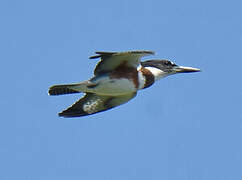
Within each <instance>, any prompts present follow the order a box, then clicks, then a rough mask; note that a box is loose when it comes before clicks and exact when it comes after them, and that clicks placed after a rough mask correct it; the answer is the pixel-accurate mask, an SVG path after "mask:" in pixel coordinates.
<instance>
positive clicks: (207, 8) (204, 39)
mask: <svg viewBox="0 0 242 180" xmlns="http://www.w3.org/2000/svg"><path fill="white" fill-rule="evenodd" d="M241 6H242V3H241V2H240V1H236V0H232V1H224V0H213V1H210V0H200V1H197V0H194V1H192V0H184V1H179V0H172V1H168V0H163V1H158V0H149V1H148V0H134V1H128V0H122V1H111V0H102V1H98V0H90V1H77V0H76V1H75V0H73V1H57V0H48V1H47V0H42V1H30V0H22V1H13V0H8V1H7V0H2V1H1V2H0V23H1V28H0V49H1V53H0V59H1V71H0V73H1V76H0V77H1V81H2V82H3V84H2V88H1V92H2V93H1V102H0V106H1V124H0V159H1V161H0V169H1V173H0V179H1V180H14V179H18V180H32V179H34V180H42V179H45V180H53V179H58V180H66V179H69V180H80V179H85V180H96V179H98V180H109V179H110V180H113V179H115V180H123V179H126V180H129V179H132V180H134V179H137V180H147V179H150V180H160V179H169V180H177V179H179V180H192V179H196V180H222V179H224V180H227V179H233V180H237V179H238V180H239V179H242V174H241V168H242V144H241V136H242V115H241V105H242V104H241V99H242V85H241V67H242V60H241V59H242V58H241V46H242V23H241V22H242V11H241ZM137 49H145V50H154V51H156V55H155V56H154V57H147V58H144V59H150V58H166V59H170V60H172V61H174V62H175V63H176V64H178V65H184V66H192V67H197V68H201V69H202V72H201V73H193V74H179V75H174V76H170V77H167V78H165V79H162V80H160V81H159V82H158V83H157V84H155V85H154V86H152V87H150V88H149V89H146V90H143V91H140V93H138V95H137V97H136V98H135V99H133V100H132V101H130V102H129V103H127V104H125V105H122V106H120V107H118V108H115V109H113V110H110V111H107V112H104V113H99V114H95V115H93V116H88V117H82V118H75V119H65V118H59V117H58V116H57V113H58V112H59V111H61V110H63V109H65V108H66V107H68V106H69V105H71V104H72V103H73V102H75V101H76V100H77V99H78V98H80V97H81V96H82V94H78V95H67V96H58V97H50V96H48V95H47V90H48V87H49V86H51V85H53V84H61V83H70V82H78V81H82V80H86V79H88V78H90V77H91V76H92V73H93V72H92V71H93V69H94V67H95V64H96V63H97V61H96V60H89V59H88V57H89V56H91V55H93V53H94V52H95V51H125V50H137Z"/></svg>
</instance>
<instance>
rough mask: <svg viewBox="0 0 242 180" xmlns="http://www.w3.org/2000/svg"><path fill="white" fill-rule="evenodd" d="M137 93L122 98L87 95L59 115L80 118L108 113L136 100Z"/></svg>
mask: <svg viewBox="0 0 242 180" xmlns="http://www.w3.org/2000/svg"><path fill="white" fill-rule="evenodd" d="M135 95H136V93H130V94H127V95H122V96H100V95H97V94H93V93H87V94H86V95H85V96H84V97H83V98H81V99H80V100H79V101H77V102H76V103H75V104H73V105H72V106H71V107H69V108H68V109H66V110H64V111H63V112H61V113H59V116H63V117H79V116H87V115H90V114H95V113H98V112H102V111H106V110H108V109H111V108H114V107H116V106H119V105H121V104H124V103H126V102H128V101H129V100H130V99H132V98H134V97H135Z"/></svg>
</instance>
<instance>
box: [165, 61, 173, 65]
mask: <svg viewBox="0 0 242 180" xmlns="http://www.w3.org/2000/svg"><path fill="white" fill-rule="evenodd" d="M164 64H165V65H166V66H170V65H172V63H171V62H170V61H165V62H164Z"/></svg>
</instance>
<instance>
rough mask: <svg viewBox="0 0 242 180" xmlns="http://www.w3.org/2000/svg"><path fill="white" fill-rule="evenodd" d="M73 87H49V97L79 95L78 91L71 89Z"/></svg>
mask: <svg viewBox="0 0 242 180" xmlns="http://www.w3.org/2000/svg"><path fill="white" fill-rule="evenodd" d="M73 86H74V85H55V86H51V87H50V89H49V92H48V93H49V95H51V96H54V95H63V94H73V93H79V91H77V90H74V89H72V88H71V87H73Z"/></svg>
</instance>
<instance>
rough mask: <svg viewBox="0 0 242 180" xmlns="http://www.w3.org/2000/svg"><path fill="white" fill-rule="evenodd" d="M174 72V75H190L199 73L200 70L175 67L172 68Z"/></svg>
mask: <svg viewBox="0 0 242 180" xmlns="http://www.w3.org/2000/svg"><path fill="white" fill-rule="evenodd" d="M174 71H175V72H176V73H191V72H199V71H201V70H200V69H198V68H193V67H184V66H176V67H174Z"/></svg>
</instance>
